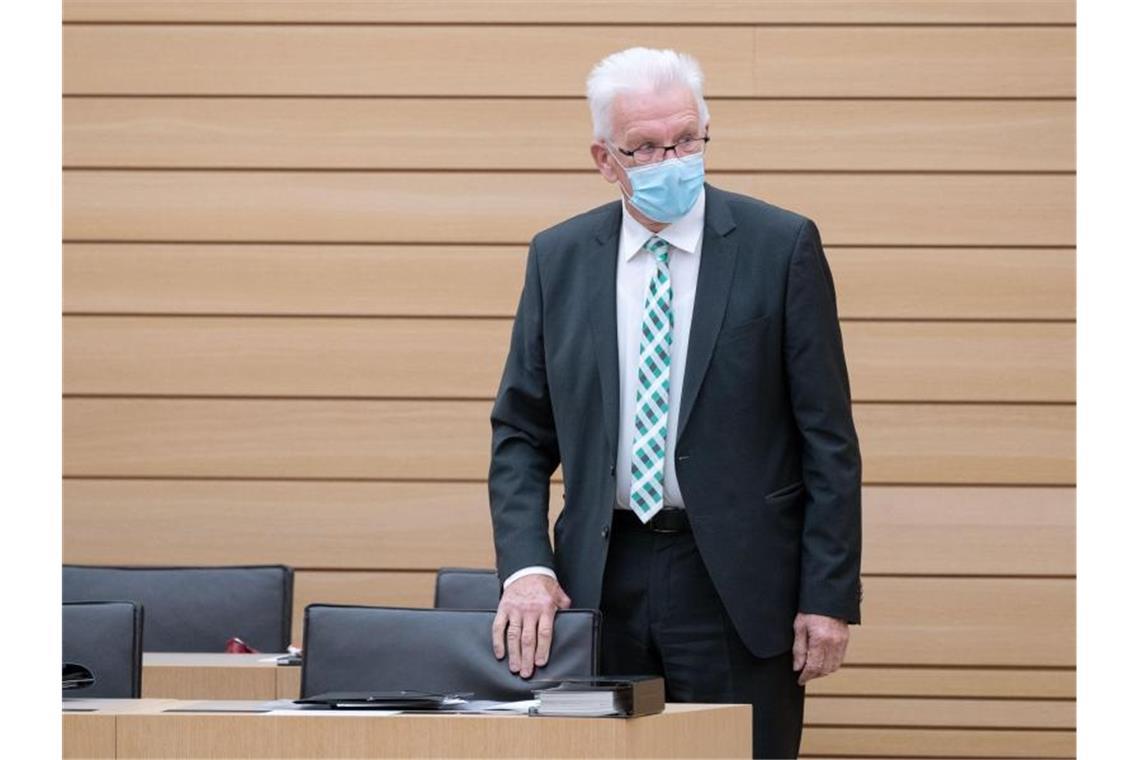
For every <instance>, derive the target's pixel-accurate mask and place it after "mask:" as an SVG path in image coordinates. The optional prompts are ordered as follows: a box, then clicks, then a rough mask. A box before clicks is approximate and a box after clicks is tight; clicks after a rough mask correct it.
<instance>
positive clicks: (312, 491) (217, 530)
mask: <svg viewBox="0 0 1140 760" xmlns="http://www.w3.org/2000/svg"><path fill="white" fill-rule="evenodd" d="M561 494H562V487H561V484H555V485H554V486H553V487H552V488H551V496H550V504H551V513H550V518H549V521H550V524H551V525H553V523H554V520H555V518H556V516H557V514H558V512H559V511H560V510H561V507H562V498H561ZM1074 498H1075V493H1074V490H1073V489H1071V488H969V487H966V488H963V487H949V488H947V487H930V486H921V487H897V486H886V487H884V486H869V487H868V488H866V489H865V491H864V495H863V535H864V543H863V572H864V573H866V574H868V575H873V574H884V573H902V574H916V573H919V574H950V575H953V574H962V573H970V574H992V575H1025V576H1031V575H1052V576H1055V575H1072V574H1074V573H1075V572H1076V557H1075V553H1076V552H1075V545H1074V544H1075V542H1074V535H1073V533H1074V527H1075V522H1076V511H1075V504H1074ZM235 515H237V516H240V519H234V516H235ZM63 517H64V530H63V532H64V546H63V554H64V561H66V562H72V563H77V564H107V565H118V564H132V563H133V564H163V563H171V564H176V565H177V564H194V563H204V564H264V563H276V562H281V563H285V564H288V565H291V566H293V567H301V568H306V567H308V568H312V567H320V568H329V569H344V570H364V569H386V570H400V569H418V570H434V569H436V568H438V567H441V566H445V565H460V566H465V567H493V566H494V563H495V557H494V551H493V549H492V540H491V520H490V510H489V508H488V497H487V485H486V483H484V482H475V483H439V482H430V481H425V482H364V483H361V482H319V481H302V482H289V481H242V480H237V481H230V480H223V481H215V480H179V479H174V480H116V479H107V480H90V479H84V478H69V479H67V480H65V481H64V515H63ZM267 526H271V527H272V529H271V530H269V531H267V530H266V527H267ZM155 536H161V537H162V540H161V541H154V540H153V538H154V537H155Z"/></svg>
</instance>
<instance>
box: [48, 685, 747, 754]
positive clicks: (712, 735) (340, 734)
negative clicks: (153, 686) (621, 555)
mask: <svg viewBox="0 0 1140 760" xmlns="http://www.w3.org/2000/svg"><path fill="white" fill-rule="evenodd" d="M261 702H262V701H261V700H250V701H248V702H247V703H245V706H247V707H249V708H253V707H255V706H257V705H259V704H261ZM64 706H65V712H64V716H63V723H64V753H63V754H64V757H100V758H109V757H118V758H137V757H152V758H166V757H186V758H214V757H250V758H269V757H282V758H287V757H312V758H326V757H394V756H399V757H440V756H449V757H488V758H490V757H494V758H503V757H599V756H603V757H749V756H750V754H751V707H750V706H748V705H704V704H669V705H667V706H666V708H665V711H664V712H663V713H660V714H657V715H648V716H645V717H641V718H634V719H631V720H622V719H614V718H533V717H528V716H523V715H464V714H444V715H425V714H408V713H397V714H383V715H377V714H372V713H369V712H368V711H351V712H345V711H333V710H329V711H312V710H310V711H289V712H271V713H250V712H244V713H243V712H169V711H170V710H184V709H187V708H190V709H193V708H195V707H209V706H211V703H210V702H203V701H200V700H197V701H196V700H185V701H183V700H169V699H141V700H118V699H117V700H68V701H67V702H65V703H64ZM230 706H232V707H233V708H234V709H240V708H241V707H242V706H243V705H241V704H236V703H230ZM79 710H83V711H79Z"/></svg>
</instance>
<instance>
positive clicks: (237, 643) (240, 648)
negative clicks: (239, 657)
mask: <svg viewBox="0 0 1140 760" xmlns="http://www.w3.org/2000/svg"><path fill="white" fill-rule="evenodd" d="M226 654H260V652H258V651H257V650H256V649H254V648H253V647H251V646H250V645H249V644H246V643H245V642H244V641H242V640H241V639H239V638H238V637H237V636H234V637H233V638H231V639H230V640H229V641H227V642H226Z"/></svg>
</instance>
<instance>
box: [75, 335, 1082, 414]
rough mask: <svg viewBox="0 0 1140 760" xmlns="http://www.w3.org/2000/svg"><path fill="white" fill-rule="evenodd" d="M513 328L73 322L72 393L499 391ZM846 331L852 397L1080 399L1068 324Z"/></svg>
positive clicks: (465, 394)
mask: <svg viewBox="0 0 1140 760" xmlns="http://www.w3.org/2000/svg"><path fill="white" fill-rule="evenodd" d="M510 333H511V320H509V319H494V320H459V319H454V320H453V319H431V320H422V319H317V318H311V317H310V318H250V317H237V318H213V317H185V318H173V319H172V318H166V317H67V318H65V319H64V354H65V355H66V357H67V361H66V363H65V367H64V392H65V393H68V394H160V395H223V396H259V395H260V396H321V397H337V396H340V397H364V396H370V397H396V398H400V397H439V398H485V399H488V400H491V399H493V398H494V396H495V391H496V389H497V388H498V386H499V379H500V377H501V375H502V371H503V362H504V360H505V359H506V354H507V348H508V346H509V344H510ZM843 339H844V344H845V350H846V353H847V362H848V366H849V372H850V375H851V384H852V395H853V397H854V398H855V400H857V401H1012V402H1073V401H1076V388H1075V381H1076V377H1075V371H1074V370H1075V368H1074V367H1073V362H1072V357H1073V354H1074V353H1075V350H1076V347H1075V342H1076V328H1075V326H1074V325H1072V324H1034V323H1030V324H1024V323H993V322H990V323H962V322H953V323H910V322H848V323H846V324H844V325H843ZM453 367H462V368H463V371H462V372H455V371H453V370H452V369H451V368H453Z"/></svg>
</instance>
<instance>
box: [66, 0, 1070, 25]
mask: <svg viewBox="0 0 1140 760" xmlns="http://www.w3.org/2000/svg"><path fill="white" fill-rule="evenodd" d="M647 19H648V20H651V21H657V20H660V19H668V20H669V21H671V22H673V23H676V24H682V23H684V24H712V23H722V24H723V23H732V24H749V23H773V24H780V23H829V24H859V23H863V24H866V23H894V24H907V23H917V24H935V23H953V24H978V23H988V24H1007V23H1016V24H1072V23H1075V22H1076V7H1075V3H1074V2H1073V1H1072V0H1034V1H1033V2H1026V1H1025V0H812V2H809V3H805V2H803V1H802V0H706V2H703V3H701V4H699V5H696V4H694V3H692V2H691V1H690V0H622V2H619V3H615V2H612V0H577V1H576V2H573V3H535V2H528V1H523V0H435V2H430V3H425V2H422V0H241V2H236V3H235V2H232V0H229V1H227V0H196V1H195V2H193V3H178V2H154V0H64V3H63V20H64V21H65V22H80V21H104V22H105V21H135V22H141V21H151V22H154V21H167V22H176V21H182V22H198V23H203V22H225V21H228V22H245V23H265V22H323V23H351V22H369V23H417V22H418V23H427V22H445V23H481V24H485V23H515V24H520V23H546V24H558V23H598V22H601V21H605V22H607V23H625V24H628V23H644V22H645V21H646V20H647Z"/></svg>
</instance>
